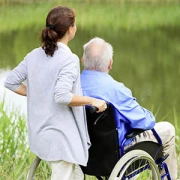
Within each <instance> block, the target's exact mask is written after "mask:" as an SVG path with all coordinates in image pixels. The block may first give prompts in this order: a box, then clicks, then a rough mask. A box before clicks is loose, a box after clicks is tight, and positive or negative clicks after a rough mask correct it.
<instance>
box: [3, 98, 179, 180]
mask: <svg viewBox="0 0 180 180" xmlns="http://www.w3.org/2000/svg"><path fill="white" fill-rule="evenodd" d="M18 114H19V113H18V110H17V109H15V110H14V111H13V112H8V111H7V110H6V109H5V105H4V101H2V102H1V103H0V137H1V139H0V142H1V146H0V177H1V180H24V179H25V177H26V175H27V171H28V168H29V166H30V164H31V163H32V161H33V158H34V155H33V154H32V153H30V150H29V148H28V143H27V128H26V121H25V120H24V119H25V117H23V116H21V115H18ZM174 119H175V128H176V134H177V137H176V144H177V145H178V144H180V139H179V137H180V127H179V125H178V123H177V122H178V121H177V120H178V117H177V116H176V111H175V110H174ZM176 148H177V151H178V152H180V149H179V147H178V146H176ZM178 154H179V153H178ZM178 163H180V162H179V156H178ZM179 166H180V164H179ZM46 168H48V167H47V166H45V165H44V164H42V165H41V174H39V176H41V177H42V176H43V177H44V175H43V174H42V173H44V172H45V171H46V170H47V169H46ZM42 169H43V171H42ZM41 180H42V179H41ZM86 180H95V178H94V177H91V176H86Z"/></svg>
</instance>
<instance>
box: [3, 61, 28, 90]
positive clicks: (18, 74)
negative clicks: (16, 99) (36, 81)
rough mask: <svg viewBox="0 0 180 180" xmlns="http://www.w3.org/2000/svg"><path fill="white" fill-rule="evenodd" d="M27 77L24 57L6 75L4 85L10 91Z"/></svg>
mask: <svg viewBox="0 0 180 180" xmlns="http://www.w3.org/2000/svg"><path fill="white" fill-rule="evenodd" d="M26 78H27V67H26V60H25V59H24V60H23V61H22V62H21V63H20V64H19V65H18V66H17V67H16V68H14V69H13V70H12V71H11V72H10V73H9V74H8V76H7V78H6V80H5V82H4V86H5V87H6V88H8V89H10V90H11V91H15V90H16V89H18V88H19V87H20V86H21V84H22V82H23V81H24V80H26Z"/></svg>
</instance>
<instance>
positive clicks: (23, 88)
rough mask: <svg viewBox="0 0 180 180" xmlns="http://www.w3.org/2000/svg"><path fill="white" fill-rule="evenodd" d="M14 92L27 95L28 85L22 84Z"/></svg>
mask: <svg viewBox="0 0 180 180" xmlns="http://www.w3.org/2000/svg"><path fill="white" fill-rule="evenodd" d="M14 92H15V93H17V94H19V95H21V96H26V85H24V84H21V85H20V87H19V88H18V89H16V90H15V91H14Z"/></svg>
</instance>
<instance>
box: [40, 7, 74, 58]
mask: <svg viewBox="0 0 180 180" xmlns="http://www.w3.org/2000/svg"><path fill="white" fill-rule="evenodd" d="M74 22H75V14H74V11H73V10H72V9H70V8H68V7H62V6H58V7H56V8H54V9H52V10H51V11H50V12H49V14H48V16H47V18H46V27H45V28H44V29H43V31H42V34H41V42H42V48H43V49H44V51H45V53H46V55H47V56H53V55H54V52H55V50H56V49H57V48H58V46H57V41H58V40H59V39H61V38H62V37H63V36H64V35H65V34H66V32H67V30H68V29H69V27H70V26H73V25H74Z"/></svg>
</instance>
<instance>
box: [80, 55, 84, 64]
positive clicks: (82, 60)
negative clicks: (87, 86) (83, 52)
mask: <svg viewBox="0 0 180 180" xmlns="http://www.w3.org/2000/svg"><path fill="white" fill-rule="evenodd" d="M81 64H82V66H84V59H83V57H82V58H81Z"/></svg>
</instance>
